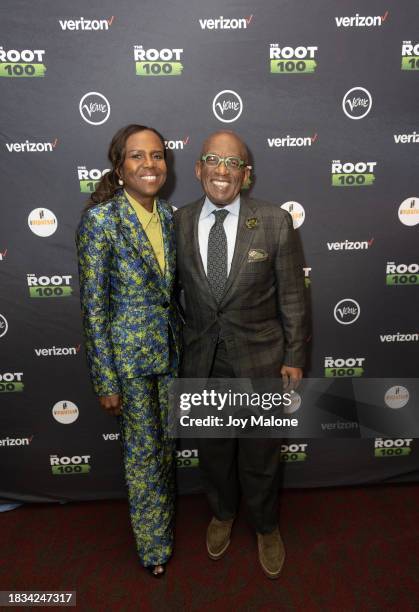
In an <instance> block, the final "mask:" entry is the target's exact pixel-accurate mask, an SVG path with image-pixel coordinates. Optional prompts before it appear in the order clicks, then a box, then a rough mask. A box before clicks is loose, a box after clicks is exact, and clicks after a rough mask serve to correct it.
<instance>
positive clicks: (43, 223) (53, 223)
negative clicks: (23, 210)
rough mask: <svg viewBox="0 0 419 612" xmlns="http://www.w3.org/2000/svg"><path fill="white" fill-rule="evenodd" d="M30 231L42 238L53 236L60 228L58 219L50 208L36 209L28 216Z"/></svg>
mask: <svg viewBox="0 0 419 612" xmlns="http://www.w3.org/2000/svg"><path fill="white" fill-rule="evenodd" d="M28 225H29V229H30V230H31V231H32V232H33V233H34V234H36V235H37V236H41V238H47V237H48V236H52V234H53V233H54V232H55V230H56V229H57V227H58V221H57V217H56V216H55V215H54V213H53V212H52V211H51V210H48V208H34V209H33V210H32V211H31V212H30V213H29V216H28Z"/></svg>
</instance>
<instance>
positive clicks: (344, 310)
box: [333, 298, 361, 325]
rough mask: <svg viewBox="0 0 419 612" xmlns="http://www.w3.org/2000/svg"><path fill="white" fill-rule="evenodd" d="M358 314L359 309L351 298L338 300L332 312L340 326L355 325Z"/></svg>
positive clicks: (359, 312)
mask: <svg viewBox="0 0 419 612" xmlns="http://www.w3.org/2000/svg"><path fill="white" fill-rule="evenodd" d="M360 314H361V307H360V305H359V304H358V302H356V301H355V300H353V299H352V298H344V299H343V300H340V302H338V303H337V304H336V306H335V309H334V311H333V316H334V317H335V319H336V321H337V322H338V323H340V324H341V325H351V324H352V323H355V321H356V320H357V318H358V317H359V315H360Z"/></svg>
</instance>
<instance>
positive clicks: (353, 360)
mask: <svg viewBox="0 0 419 612" xmlns="http://www.w3.org/2000/svg"><path fill="white" fill-rule="evenodd" d="M364 361H365V357H347V358H346V359H341V358H338V359H334V358H333V357H325V358H324V375H325V377H326V378H339V377H342V376H352V377H358V376H362V375H363V374H364Z"/></svg>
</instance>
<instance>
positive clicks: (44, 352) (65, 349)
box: [34, 344, 80, 357]
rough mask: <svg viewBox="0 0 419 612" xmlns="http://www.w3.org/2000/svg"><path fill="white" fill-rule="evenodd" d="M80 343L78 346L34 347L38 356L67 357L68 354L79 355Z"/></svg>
mask: <svg viewBox="0 0 419 612" xmlns="http://www.w3.org/2000/svg"><path fill="white" fill-rule="evenodd" d="M79 350H80V344H78V345H77V346H61V347H60V346H52V347H51V348H36V349H34V351H35V355H36V356H37V357H66V356H67V355H77V353H78V352H79Z"/></svg>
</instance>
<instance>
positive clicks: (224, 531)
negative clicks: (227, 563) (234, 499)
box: [207, 516, 234, 561]
mask: <svg viewBox="0 0 419 612" xmlns="http://www.w3.org/2000/svg"><path fill="white" fill-rule="evenodd" d="M233 521H234V519H230V520H229V521H219V520H218V519H216V518H215V516H214V517H213V518H212V520H211V522H210V524H209V525H208V529H207V551H208V555H209V557H210V559H213V561H217V560H218V559H221V557H223V556H224V555H225V552H226V550H227V548H228V545H229V544H230V534H231V527H232V525H233Z"/></svg>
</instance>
